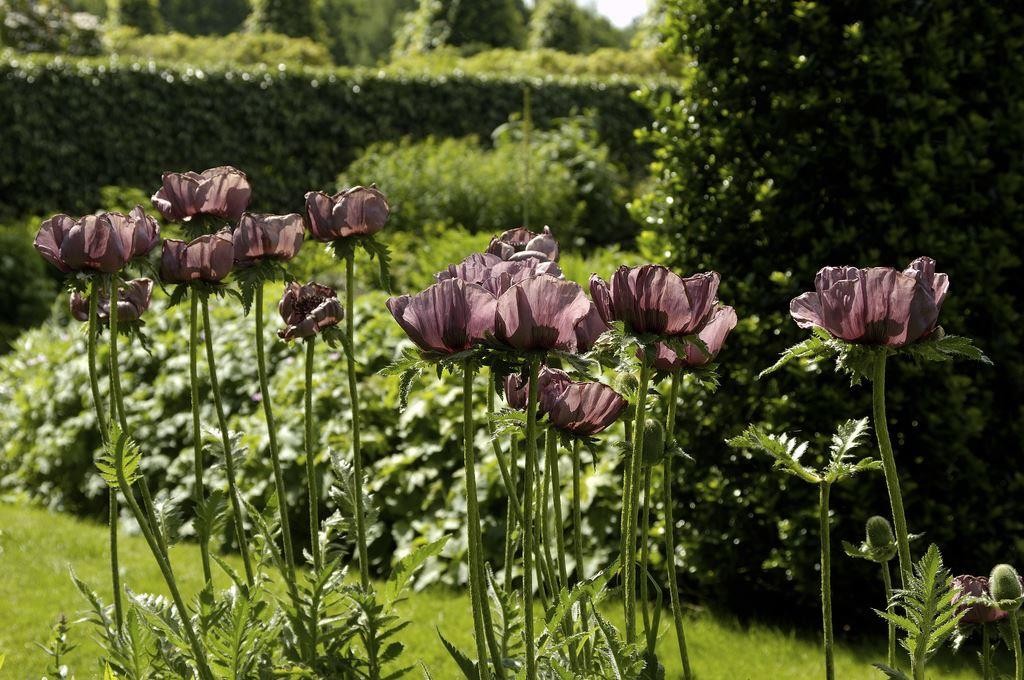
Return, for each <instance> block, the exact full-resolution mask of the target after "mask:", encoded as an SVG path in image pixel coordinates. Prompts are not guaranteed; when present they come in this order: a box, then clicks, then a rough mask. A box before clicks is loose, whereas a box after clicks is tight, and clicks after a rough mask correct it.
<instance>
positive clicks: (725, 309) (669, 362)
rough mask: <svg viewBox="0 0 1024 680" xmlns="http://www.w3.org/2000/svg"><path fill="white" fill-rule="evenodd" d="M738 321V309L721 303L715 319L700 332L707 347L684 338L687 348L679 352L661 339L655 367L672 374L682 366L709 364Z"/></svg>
mask: <svg viewBox="0 0 1024 680" xmlns="http://www.w3.org/2000/svg"><path fill="white" fill-rule="evenodd" d="M737 321H738V319H737V317H736V310H734V309H733V308H732V307H729V306H727V305H718V306H717V307H716V308H715V311H714V312H713V313H712V314H711V318H710V319H708V322H707V323H706V324H704V327H703V328H702V329H700V331H698V333H697V338H698V339H699V340H700V342H701V343H702V344H703V347H702V346H701V345H699V344H697V343H695V342H692V341H689V340H684V341H683V342H684V344H685V351H676V349H674V348H673V347H671V346H670V345H669V344H668V343H665V342H658V343H656V344H655V346H654V353H653V359H652V365H653V366H654V368H655V370H658V371H665V372H670V373H671V372H675V371H677V370H679V369H681V368H700V367H702V366H707V365H708V364H710V363H711V362H712V361H714V360H715V359H716V358H717V357H718V354H719V352H721V351H722V347H723V346H724V345H725V339H726V338H727V337H729V333H731V332H732V330H733V329H734V328H736V323H737Z"/></svg>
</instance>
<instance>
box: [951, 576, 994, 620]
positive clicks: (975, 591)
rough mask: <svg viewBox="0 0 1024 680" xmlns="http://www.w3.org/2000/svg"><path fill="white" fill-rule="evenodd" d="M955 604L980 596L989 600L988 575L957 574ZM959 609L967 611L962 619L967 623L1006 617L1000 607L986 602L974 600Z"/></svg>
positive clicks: (954, 587)
mask: <svg viewBox="0 0 1024 680" xmlns="http://www.w3.org/2000/svg"><path fill="white" fill-rule="evenodd" d="M953 590H954V591H955V592H954V595H953V604H954V605H957V604H960V603H962V602H963V601H964V600H967V599H968V598H978V599H984V600H987V599H989V598H988V577H987V576H971V575H969V574H964V575H962V576H957V577H955V578H954V579H953ZM958 611H966V612H967V613H966V614H964V616H963V618H962V619H960V622H961V623H967V624H979V625H980V624H984V623H994V622H996V621H1000V620H1002V619H1005V618H1006V612H1004V611H1002V610H1000V609H999V608H998V607H994V606H992V605H987V604H985V603H984V602H974V603H973V604H967V603H963V604H960V606H959V607H958Z"/></svg>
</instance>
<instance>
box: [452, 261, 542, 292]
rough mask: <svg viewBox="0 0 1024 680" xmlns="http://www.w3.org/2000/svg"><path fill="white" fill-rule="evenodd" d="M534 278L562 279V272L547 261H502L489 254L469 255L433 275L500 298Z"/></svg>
mask: <svg viewBox="0 0 1024 680" xmlns="http://www.w3.org/2000/svg"><path fill="white" fill-rule="evenodd" d="M538 274H548V275H549V276H554V277H555V278H562V270H561V269H560V268H559V267H558V265H557V264H556V263H554V262H551V261H549V260H538V259H536V258H528V259H525V260H513V261H506V260H502V259H501V258H500V257H498V256H497V255H493V254H491V253H473V254H472V255H470V256H469V257H467V258H466V259H464V260H463V261H462V262H460V263H458V264H451V265H448V268H447V269H445V270H443V271H441V272H438V273H437V274H435V276H434V278H435V279H436V280H438V281H444V280H446V279H462V280H463V281H466V282H468V283H476V284H478V285H481V286H483V287H484V288H486V289H487V290H489V291H490V292H492V293H494V294H495V295H501V294H502V293H504V292H505V291H506V290H508V289H509V288H511V287H512V286H513V285H514V284H517V283H519V282H520V281H524V280H526V279H528V278H530V277H532V276H537V275H538Z"/></svg>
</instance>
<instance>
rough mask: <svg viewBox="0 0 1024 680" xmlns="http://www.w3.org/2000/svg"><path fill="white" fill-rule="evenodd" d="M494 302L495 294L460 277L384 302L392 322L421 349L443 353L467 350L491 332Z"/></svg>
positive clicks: (492, 328)
mask: <svg viewBox="0 0 1024 680" xmlns="http://www.w3.org/2000/svg"><path fill="white" fill-rule="evenodd" d="M495 305H496V300H495V297H494V295H492V294H491V293H489V292H488V291H487V290H485V289H484V288H482V287H481V286H478V285H476V284H473V283H466V282H465V281H462V280H461V279H448V280H446V281H440V282H438V283H435V284H434V285H432V286H430V287H429V288H427V289H426V290H424V291H423V292H421V293H417V294H416V295H401V296H398V297H392V298H388V301H387V306H388V310H390V311H391V315H392V316H394V317H395V321H397V322H398V325H399V326H401V327H402V330H404V331H405V332H406V334H407V335H408V336H409V338H410V339H411V340H412V341H413V342H414V343H416V345H417V346H418V347H419V348H420V349H421V350H423V351H425V352H431V353H435V354H444V355H448V354H455V353H457V352H461V351H463V350H467V349H469V348H470V347H472V346H473V345H474V344H476V343H478V342H480V341H482V340H483V339H484V338H485V337H486V336H487V335H489V334H490V333H492V332H493V330H494V310H495Z"/></svg>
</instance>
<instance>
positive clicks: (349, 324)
mask: <svg viewBox="0 0 1024 680" xmlns="http://www.w3.org/2000/svg"><path fill="white" fill-rule="evenodd" d="M355 272H356V253H355V249H354V248H353V249H350V250H349V251H348V253H346V254H345V308H346V309H347V310H348V315H347V316H346V317H345V348H346V351H345V357H346V361H347V364H346V368H347V371H346V372H347V373H348V396H349V404H350V406H351V410H352V428H351V429H352V431H351V436H352V473H353V474H354V475H355V479H356V493H355V514H356V546H357V550H358V552H359V580H360V583H362V586H363V588H364V589H369V588H370V558H369V549H368V545H367V540H366V509H365V508H364V507H363V483H364V478H363V449H362V441H361V439H360V431H359V380H358V378H357V376H356V357H355V335H356V333H355V309H354V307H355V288H356V283H355V280H356V274H355Z"/></svg>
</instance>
